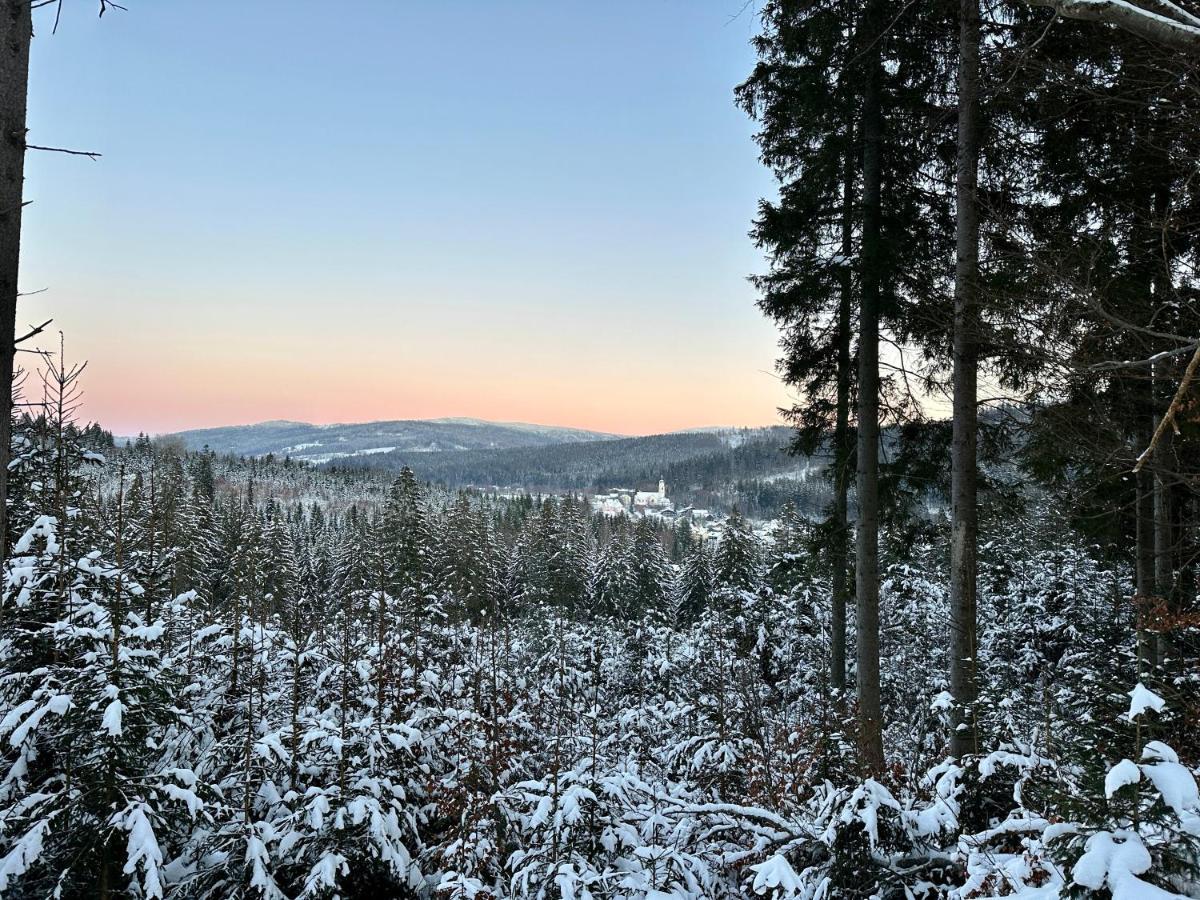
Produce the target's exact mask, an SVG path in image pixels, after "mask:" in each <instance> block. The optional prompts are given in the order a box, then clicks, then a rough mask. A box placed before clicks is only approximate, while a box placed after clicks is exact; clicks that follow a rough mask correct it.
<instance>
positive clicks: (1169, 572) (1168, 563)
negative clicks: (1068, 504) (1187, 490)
mask: <svg viewBox="0 0 1200 900" xmlns="http://www.w3.org/2000/svg"><path fill="white" fill-rule="evenodd" d="M1155 369H1156V371H1155V375H1154V380H1155V385H1156V387H1157V386H1158V385H1159V384H1161V385H1164V386H1168V387H1169V384H1170V375H1169V373H1168V371H1165V370H1166V369H1167V363H1166V362H1159V363H1156V364H1155ZM1155 393H1156V394H1157V393H1161V391H1157V390H1156V391H1155ZM1171 443H1172V442H1171V432H1170V430H1169V429H1168V430H1167V431H1166V432H1165V433H1164V434H1163V435H1162V436H1161V437H1160V439H1159V441H1158V443H1156V444H1155V445H1154V452H1153V456H1152V459H1153V463H1154V471H1153V473H1152V474H1153V477H1154V597H1155V605H1156V606H1157V607H1158V608H1160V609H1162V610H1164V611H1165V610H1167V609H1170V607H1171V595H1172V593H1173V590H1174V587H1175V564H1174V558H1173V557H1174V541H1173V540H1172V529H1171V489H1170V485H1169V483H1168V479H1169V477H1170V475H1169V473H1170V472H1171V466H1170V461H1169V453H1170V449H1171ZM1167 650H1168V647H1167V637H1166V635H1165V634H1163V633H1162V631H1161V630H1160V631H1159V634H1158V640H1157V647H1156V650H1155V654H1154V655H1155V663H1156V665H1159V666H1161V665H1163V664H1164V663H1165V662H1166V656H1167Z"/></svg>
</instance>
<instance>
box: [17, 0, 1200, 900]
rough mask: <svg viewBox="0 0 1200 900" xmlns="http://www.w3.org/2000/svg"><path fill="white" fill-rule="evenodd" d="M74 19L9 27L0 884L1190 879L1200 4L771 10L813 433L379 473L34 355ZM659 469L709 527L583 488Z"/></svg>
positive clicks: (1140, 897) (442, 888) (906, 889)
mask: <svg viewBox="0 0 1200 900" xmlns="http://www.w3.org/2000/svg"><path fill="white" fill-rule="evenodd" d="M54 5H55V4H53V3H50V2H48V0H45V2H39V0H34V2H32V3H31V2H30V0H3V15H2V16H0V83H2V84H3V85H4V90H3V92H0V120H3V122H4V123H5V132H4V133H5V135H7V136H8V139H6V140H4V141H3V142H0V174H4V177H3V178H0V323H2V326H3V329H4V333H3V334H0V351H2V352H0V375H2V376H3V380H4V382H5V384H4V386H3V388H4V389H3V390H0V393H2V394H3V395H4V396H6V397H7V398H8V399H9V402H10V406H9V407H8V408H7V409H6V410H4V411H2V412H0V422H2V423H3V428H0V550H2V553H3V555H2V559H0V569H2V574H3V594H2V598H0V897H3V898H10V897H11V898H14V900H27V898H30V900H31V898H50V897H54V898H64V900H80V898H103V900H110V898H137V900H150V898H173V900H224V898H254V900H299V898H305V900H333V898H341V900H374V898H421V900H433V898H446V900H484V898H495V900H510V898H511V900H531V898H537V900H695V898H717V900H721V898H743V897H762V898H768V900H835V898H863V900H866V898H879V900H901V898H903V900H937V898H944V900H985V898H1016V900H1051V898H1085V897H1092V898H1097V900H1165V898H1189V897H1192V898H1194V897H1200V791H1198V786H1197V776H1198V774H1200V601H1198V597H1197V594H1198V591H1200V585H1198V583H1197V582H1198V579H1197V559H1198V558H1200V552H1198V551H1200V534H1198V528H1200V494H1198V493H1197V490H1196V484H1197V480H1196V478H1197V476H1196V473H1197V471H1200V454H1198V452H1197V447H1198V446H1200V444H1198V443H1197V434H1198V431H1197V425H1198V421H1200V420H1198V419H1197V408H1198V407H1197V386H1196V383H1195V380H1194V379H1195V375H1196V371H1197V369H1198V368H1200V342H1198V341H1197V339H1196V334H1197V332H1198V330H1200V308H1198V307H1197V302H1198V299H1200V298H1198V295H1197V289H1198V287H1200V281H1198V279H1197V271H1196V264H1197V258H1198V255H1200V245H1198V242H1197V235H1198V234H1200V231H1198V226H1200V194H1198V193H1197V178H1196V175H1197V165H1198V164H1200V143H1198V141H1197V135H1200V93H1198V85H1200V7H1198V6H1197V5H1196V3H1195V2H1193V0H1180V2H1179V3H1175V2H1168V0H1034V2H1029V3H1026V2H1018V0H1012V2H1009V0H1002V2H1001V0H998V2H993V3H987V4H983V3H981V2H979V0H959V2H956V3H948V2H940V0H937V2H925V3H908V2H900V0H864V2H849V0H764V2H762V3H761V4H752V5H751V6H749V7H747V8H746V9H744V10H742V11H741V13H740V15H754V16H756V17H757V18H756V28H757V36H756V38H755V39H754V49H755V52H756V56H757V64H756V65H755V67H754V68H753V70H752V71H750V72H748V73H746V77H745V80H744V81H743V82H742V83H741V84H740V85H738V86H736V87H734V86H733V85H731V86H730V87H731V89H733V96H732V98H731V102H734V103H736V104H737V105H738V106H739V107H740V108H741V109H742V110H744V111H745V113H746V114H747V115H748V116H749V117H750V118H751V120H752V121H753V122H754V125H755V128H756V138H755V139H756V141H757V146H758V148H759V150H760V153H761V160H762V163H763V165H765V166H766V167H767V168H768V170H769V171H770V172H771V174H772V176H773V177H774V179H775V181H776V183H777V192H776V193H775V194H774V195H773V196H770V197H766V198H764V199H763V200H762V202H761V204H760V206H759V208H758V210H757V215H756V216H755V218H754V221H753V222H752V223H751V225H750V228H751V238H750V239H751V240H753V241H755V242H756V243H757V245H758V246H759V247H760V248H761V249H762V251H763V253H764V255H765V257H766V261H765V262H764V264H763V269H762V271H760V272H759V273H757V274H754V275H753V276H752V280H753V283H754V286H755V289H756V290H757V292H758V298H759V306H760V307H761V310H762V312H763V313H765V314H766V315H767V316H768V317H770V319H771V320H772V321H773V322H774V323H775V324H776V325H777V326H778V328H779V333H780V359H779V361H778V368H779V374H780V375H781V377H782V378H783V379H784V380H785V381H786V382H787V384H788V385H789V386H791V388H792V389H793V390H794V391H795V395H796V397H797V402H796V404H795V406H794V407H793V408H791V409H789V410H787V411H786V416H787V418H788V420H789V428H788V429H787V430H786V432H784V431H783V430H781V429H776V430H764V431H761V432H756V433H753V434H751V435H750V436H749V437H746V436H745V435H743V438H744V439H739V440H737V441H733V442H732V443H731V441H730V440H729V438H728V436H721V435H717V434H696V433H693V434H674V435H663V436H658V437H650V438H637V439H627V440H603V441H592V440H590V439H589V438H590V436H591V434H590V433H580V435H581V436H578V440H577V441H576V442H572V443H567V442H560V443H555V442H553V441H549V439H547V441H549V442H548V443H539V444H538V445H537V446H534V445H533V444H530V445H528V446H526V445H524V444H519V445H514V446H508V447H503V448H497V449H484V448H476V449H470V450H461V451H458V450H451V451H442V452H436V453H435V452H415V451H414V452H409V453H408V454H407V455H406V454H400V455H397V456H392V455H391V454H380V455H379V457H380V458H374V457H364V458H363V459H362V460H355V462H354V464H353V465H350V464H347V463H345V462H341V461H335V462H329V461H327V463H328V464H325V465H318V464H313V463H309V462H302V461H297V460H293V459H291V458H288V456H287V455H286V454H284V455H264V456H238V455H232V454H217V453H214V452H211V451H208V450H189V449H187V448H186V447H185V446H184V445H183V444H182V443H181V442H180V441H179V440H171V439H164V440H153V439H150V438H148V437H145V436H141V437H139V438H138V439H137V440H135V441H131V442H128V443H126V442H124V441H121V440H114V438H113V436H112V434H111V433H110V432H109V431H107V430H106V429H105V423H103V422H101V423H98V424H97V423H90V422H87V421H86V420H85V419H84V418H83V415H82V407H81V399H82V392H83V390H84V389H85V387H86V375H85V372H84V367H83V365H81V364H72V363H70V362H69V360H68V358H66V357H65V355H64V351H63V349H62V344H61V343H60V344H59V350H58V351H56V352H46V351H37V352H31V353H21V354H18V353H17V351H18V350H22V351H24V350H32V349H33V344H32V343H30V342H31V341H34V339H36V338H38V336H39V335H40V334H41V333H42V332H43V331H44V329H45V327H46V325H43V326H38V327H35V328H33V329H32V330H31V331H30V333H28V334H25V335H18V333H17V330H16V328H15V325H14V321H15V315H16V312H15V311H16V304H17V298H18V296H19V295H18V292H17V288H16V272H17V262H18V253H17V251H18V249H19V242H20V233H21V232H20V225H21V223H20V210H21V209H22V206H23V200H22V196H21V177H20V173H21V172H22V166H23V159H24V154H25V152H26V150H27V149H28V150H34V149H39V148H36V147H33V146H32V145H29V146H26V144H25V141H24V140H23V139H20V136H21V135H23V134H24V133H25V100H24V98H25V88H26V82H27V80H28V54H29V44H30V37H31V19H30V12H31V8H36V7H42V6H47V7H50V6H54ZM115 6H116V4H112V3H111V2H103V0H102V2H101V11H102V12H105V11H109V10H110V9H111V8H112V7H115ZM59 11H60V12H61V10H59ZM129 14H131V15H136V10H135V11H133V12H130V13H129ZM43 149H44V148H43ZM46 324H47V325H48V324H49V323H46ZM548 377H549V376H548ZM410 424H411V423H410ZM305 427H309V426H305ZM531 440H532V439H531ZM537 440H538V441H539V442H540V441H542V438H541V437H539V438H538V439H537ZM785 449H786V452H784V450H785ZM385 456H391V457H392V458H390V459H384V458H383V457H385ZM397 469H398V471H397ZM800 470H803V472H802V474H799V473H800ZM659 478H664V479H666V480H667V481H670V482H671V483H673V484H677V485H679V486H681V487H683V488H686V490H687V491H690V492H691V496H692V497H693V499H694V500H695V501H696V502H697V503H705V504H706V505H710V506H712V507H713V508H714V509H716V510H719V511H720V512H721V514H722V516H723V517H724V518H723V519H722V521H721V527H720V528H719V529H713V530H709V531H705V530H703V529H699V528H694V527H693V523H692V521H691V520H690V519H688V518H686V517H684V516H675V517H666V516H663V515H652V514H650V512H649V511H641V512H639V511H637V510H629V511H628V513H622V514H616V515H612V514H602V513H601V512H598V511H597V510H596V509H595V508H594V506H593V504H592V503H591V502H590V501H589V497H588V496H587V495H588V494H589V493H591V492H593V491H596V490H602V489H607V488H611V487H614V486H617V485H623V486H628V487H631V488H635V489H636V488H638V487H640V486H641V485H642V484H643V483H645V482H651V481H656V480H658V479H659ZM626 482H628V484H625V483H626ZM467 484H469V485H472V486H471V487H469V488H464V487H462V485H467ZM514 487H515V489H514ZM501 488H503V489H501ZM725 516H727V517H725Z"/></svg>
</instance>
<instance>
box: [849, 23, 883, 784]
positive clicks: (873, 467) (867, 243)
mask: <svg viewBox="0 0 1200 900" xmlns="http://www.w3.org/2000/svg"><path fill="white" fill-rule="evenodd" d="M881 12H882V10H881V8H880V2H879V0H872V2H871V3H870V5H869V6H868V7H867V11H866V14H865V23H866V25H867V27H866V29H864V33H865V42H866V43H868V44H869V49H868V50H867V51H866V66H867V71H866V89H865V91H864V92H863V113H862V116H863V126H862V135H863V218H862V222H863V224H862V249H861V257H860V260H859V262H860V264H861V270H862V274H861V293H862V297H861V301H860V303H861V305H860V307H859V318H858V333H859V340H858V484H857V487H858V491H857V495H858V497H857V499H858V527H857V535H856V543H855V546H856V558H855V572H854V581H855V597H856V611H857V618H858V745H859V757H860V762H861V765H862V768H863V770H864V772H865V773H866V774H868V775H875V774H878V773H879V772H882V771H883V708H882V702H881V700H880V694H879V300H880V269H881V267H882V250H883V247H882V243H881V239H880V218H881V215H880V209H881V203H882V161H881V153H882V131H883V111H882V108H881V104H882V97H881V95H882V93H883V62H882V50H881V43H882V42H881V39H880V37H881V33H882V30H883V24H882V15H881Z"/></svg>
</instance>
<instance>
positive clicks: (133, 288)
mask: <svg viewBox="0 0 1200 900" xmlns="http://www.w3.org/2000/svg"><path fill="white" fill-rule="evenodd" d="M743 2H744V0H605V2H603V3H597V2H594V0H593V2H588V0H545V2H532V0H505V2H499V0H493V2H484V0H422V2H416V0H356V2H353V3H336V4H331V3H329V2H319V0H123V3H124V5H125V6H126V7H127V11H125V12H122V11H120V10H110V11H109V13H107V14H106V15H105V16H104V17H103V19H98V18H97V17H96V15H95V6H96V5H97V4H95V3H93V2H92V0H79V2H67V3H66V4H65V8H64V10H63V16H62V21H61V23H60V25H59V28H58V32H57V33H56V34H53V35H52V34H51V33H50V25H51V20H52V16H50V15H49V14H48V13H49V11H48V10H41V11H39V13H38V16H39V18H38V19H37V20H35V31H36V37H35V40H34V44H33V51H32V72H31V84H30V97H29V127H30V137H29V140H30V143H33V144H41V145H48V146H55V147H67V148H73V149H80V150H93V151H98V152H100V153H102V154H103V156H102V158H101V159H99V160H96V161H92V160H89V159H87V158H84V157H77V156H68V155H64V154H58V153H44V152H35V151H31V152H30V157H29V160H28V163H27V173H26V189H25V194H26V198H27V200H31V201H32V204H31V205H30V206H28V207H27V208H26V210H25V226H24V227H25V231H24V235H23V257H22V276H21V289H22V291H24V292H35V291H40V293H36V294H31V295H30V296H27V297H25V298H23V299H22V301H21V307H20V309H19V311H18V328H19V329H20V327H21V326H23V325H25V324H26V323H31V322H39V321H41V320H42V319H45V318H50V317H53V318H54V326H53V327H54V328H55V329H58V328H61V329H62V330H63V331H64V332H65V335H66V348H67V355H68V356H69V357H70V358H73V359H86V360H88V368H87V371H86V374H85V378H84V381H85V384H84V387H85V390H86V401H85V406H84V408H83V410H82V414H83V416H84V417H85V418H87V419H91V420H96V421H99V422H100V423H101V424H103V425H104V426H105V427H108V428H111V429H112V430H114V431H115V432H116V433H118V434H131V433H136V432H138V431H147V432H149V433H162V432H169V431H176V430H181V429H185V428H192V427H208V426H216V425H228V424H245V423H250V422H257V421H264V420H270V419H295V420H301V421H308V422H317V423H327V422H358V421H370V420H375V419H409V418H432V417H440V416H474V417H479V418H486V419H495V420H508V421H527V422H538V423H542V424H553V425H568V426H575V427H584V428H591V429H597V430H603V431H612V432H619V433H626V434H646V433H656V432H662V431H670V430H675V429H680V428H687V427H696V426H703V425H732V424H736V425H757V424H766V423H770V422H775V421H777V418H778V417H777V412H776V410H777V407H779V406H780V405H785V404H787V403H789V402H790V401H789V399H788V396H787V393H786V391H785V389H784V388H783V386H782V385H781V383H780V381H779V379H778V377H777V376H776V374H775V373H774V359H775V356H776V334H775V331H774V329H773V327H772V325H771V324H770V322H769V321H767V320H766V319H765V318H764V317H763V316H762V315H761V314H760V313H759V311H758V310H757V309H756V307H755V306H754V291H753V288H752V287H751V285H750V284H748V282H747V280H746V278H747V276H748V275H750V274H752V273H754V272H756V271H761V270H762V268H763V265H764V264H763V261H762V257H761V254H760V253H759V252H758V251H757V250H756V249H755V248H754V246H753V244H752V243H751V241H750V239H749V238H748V237H747V231H748V229H749V227H750V222H751V219H752V218H753V216H754V211H755V204H756V202H757V199H758V198H759V197H760V196H763V195H765V194H769V193H770V192H771V190H772V188H771V182H770V178H769V175H768V173H767V172H766V171H765V170H763V169H762V167H761V166H760V164H759V163H758V161H757V153H756V150H755V147H754V144H753V142H752V140H751V136H752V133H753V125H752V123H751V122H750V121H749V120H748V119H747V118H746V116H745V115H744V114H743V113H742V112H741V111H740V110H738V109H737V108H736V107H735V106H734V103H733V88H734V86H735V85H736V84H737V83H738V82H739V81H740V80H742V79H743V78H744V77H745V76H746V75H747V74H748V72H749V71H750V68H751V66H752V65H753V51H752V48H751V47H750V43H749V42H750V39H751V37H752V36H753V33H754V28H755V25H756V21H755V17H754V14H753V10H752V9H745V10H743ZM57 341H58V337H57V335H56V334H55V335H47V337H46V342H45V343H46V344H47V345H57Z"/></svg>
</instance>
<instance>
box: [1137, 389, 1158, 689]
mask: <svg viewBox="0 0 1200 900" xmlns="http://www.w3.org/2000/svg"><path fill="white" fill-rule="evenodd" d="M1153 383H1154V382H1153V379H1149V380H1148V381H1147V384H1148V387H1147V390H1146V394H1147V397H1146V400H1147V409H1152V408H1153V404H1154V391H1153ZM1153 433H1154V420H1153V416H1152V415H1147V417H1146V425H1145V429H1144V430H1139V431H1138V433H1137V438H1136V440H1137V446H1139V447H1146V446H1149V444H1150V437H1151V435H1152V434H1153ZM1136 477H1137V482H1136V484H1137V513H1136V515H1137V550H1136V559H1135V562H1134V573H1135V574H1134V591H1135V593H1136V595H1137V600H1136V606H1135V609H1134V613H1135V615H1136V616H1137V619H1136V627H1137V647H1138V670H1139V674H1141V675H1142V676H1145V675H1147V674H1149V673H1150V672H1151V671H1152V670H1153V669H1154V667H1155V665H1156V663H1157V652H1158V651H1157V648H1156V647H1155V642H1154V635H1153V634H1152V633H1151V632H1150V631H1149V630H1148V629H1147V627H1146V626H1147V624H1148V623H1147V619H1148V617H1149V615H1150V611H1151V603H1152V599H1151V598H1153V597H1154V596H1155V595H1156V594H1157V593H1158V591H1157V590H1156V589H1155V583H1154V582H1155V579H1154V476H1153V475H1152V474H1151V473H1150V472H1149V470H1147V469H1141V470H1140V471H1139V472H1138V473H1137V476H1136Z"/></svg>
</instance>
